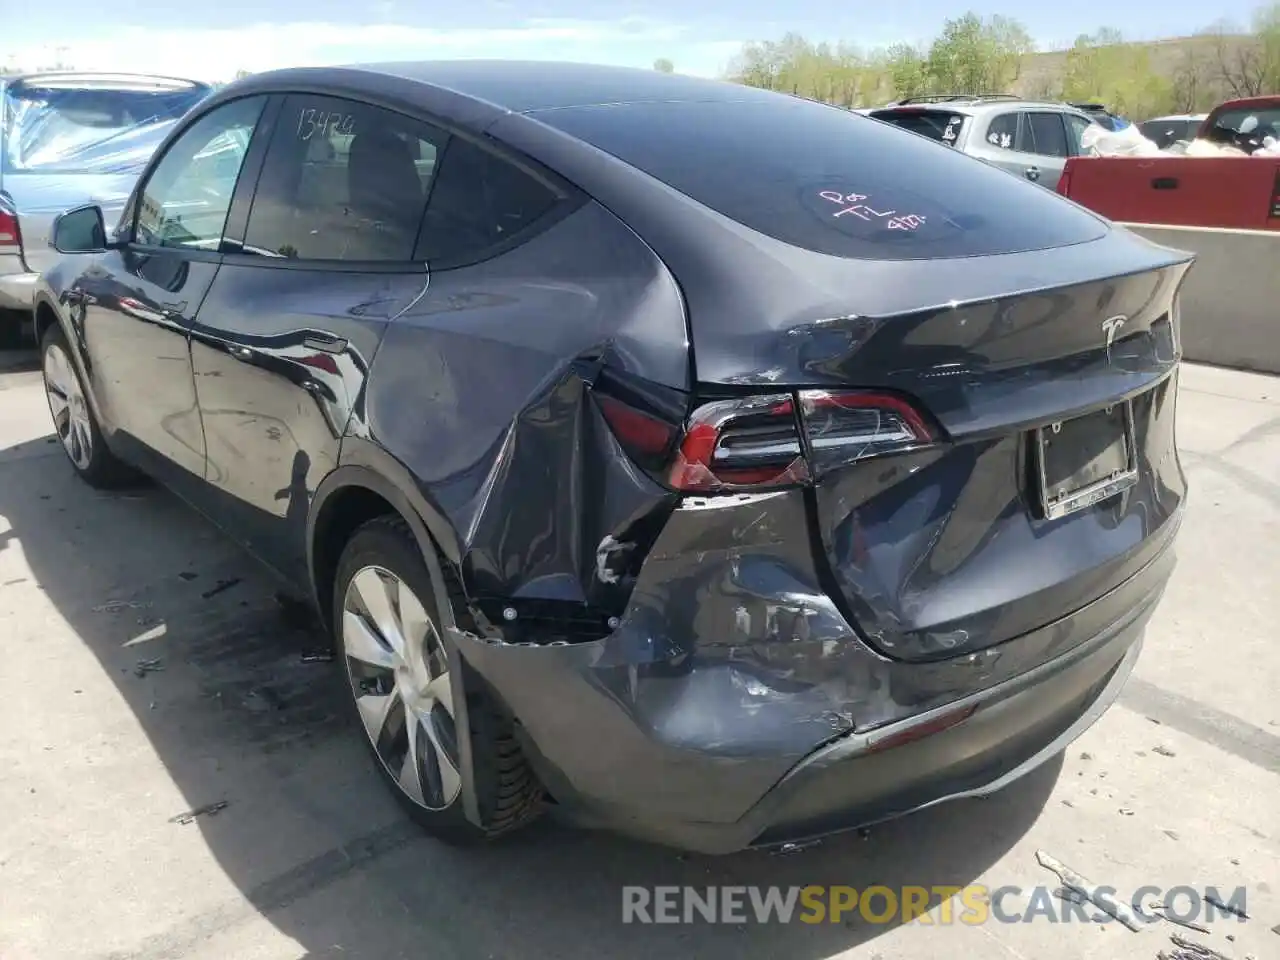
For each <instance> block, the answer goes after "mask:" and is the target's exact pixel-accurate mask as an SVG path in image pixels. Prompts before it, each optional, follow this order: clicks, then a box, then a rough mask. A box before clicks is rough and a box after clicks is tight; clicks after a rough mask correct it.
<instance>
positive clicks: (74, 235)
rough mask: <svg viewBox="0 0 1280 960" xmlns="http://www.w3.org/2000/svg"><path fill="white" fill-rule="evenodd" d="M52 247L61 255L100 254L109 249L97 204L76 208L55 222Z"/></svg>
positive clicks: (100, 210)
mask: <svg viewBox="0 0 1280 960" xmlns="http://www.w3.org/2000/svg"><path fill="white" fill-rule="evenodd" d="M51 236H52V246H53V249H55V250H57V251H58V252H59V253H99V252H101V251H103V250H105V249H107V228H106V224H105V221H104V219H103V216H102V208H101V207H99V206H98V205H97V204H89V205H88V206H85V207H76V208H75V209H74V210H68V211H67V212H66V213H62V214H59V215H58V217H57V218H56V219H55V220H54V221H53V232H52V234H51Z"/></svg>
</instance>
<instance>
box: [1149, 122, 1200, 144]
mask: <svg viewBox="0 0 1280 960" xmlns="http://www.w3.org/2000/svg"><path fill="white" fill-rule="evenodd" d="M1139 129H1140V130H1141V131H1142V135H1143V136H1144V137H1146V138H1147V139H1148V140H1152V141H1154V142H1155V145H1156V146H1157V147H1161V148H1164V147H1167V146H1169V145H1170V144H1173V143H1176V142H1177V141H1179V140H1191V139H1192V138H1193V137H1195V135H1196V131H1197V130H1199V129H1200V121H1199V120H1148V121H1147V122H1146V123H1144V124H1142V126H1141V127H1140V128H1139Z"/></svg>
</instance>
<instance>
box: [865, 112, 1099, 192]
mask: <svg viewBox="0 0 1280 960" xmlns="http://www.w3.org/2000/svg"><path fill="white" fill-rule="evenodd" d="M868 116H870V117H874V118H875V119H876V120H883V121H884V122H886V123H892V124H894V125H895V126H899V127H903V128H905V129H907V130H911V131H913V132H915V133H918V134H921V135H922V136H926V137H929V138H930V139H932V140H937V141H939V142H941V143H945V144H947V145H948V146H951V147H954V148H955V149H957V150H960V151H962V152H964V153H967V154H970V155H972V156H974V157H977V158H978V159H980V160H985V161H986V162H988V163H990V164H994V165H995V166H997V167H1001V168H1002V169H1005V170H1008V171H1009V172H1010V173H1014V174H1017V175H1018V176H1020V177H1026V178H1027V179H1028V180H1031V181H1033V182H1034V183H1038V184H1040V186H1042V187H1047V188H1048V189H1050V190H1053V189H1055V188H1056V187H1057V186H1058V180H1059V178H1060V177H1061V176H1062V169H1063V167H1065V166H1066V164H1067V157H1074V156H1079V155H1080V154H1081V153H1082V152H1083V151H1082V150H1081V147H1080V138H1081V136H1082V135H1083V134H1084V132H1085V130H1087V129H1088V128H1089V125H1090V124H1091V123H1094V122H1095V120H1096V118H1099V117H1106V118H1110V114H1107V113H1105V111H1100V110H1098V109H1096V108H1090V109H1082V108H1080V107H1076V106H1072V105H1070V104H1066V103H1049V102H1039V101H1035V100H1021V99H1019V98H1017V97H1014V96H1005V95H1000V96H995V95H993V96H986V97H956V96H931V97H913V98H910V99H907V100H902V101H899V102H898V103H896V104H893V105H891V106H887V107H883V108H881V109H879V110H873V111H871V112H870V113H869V114H868Z"/></svg>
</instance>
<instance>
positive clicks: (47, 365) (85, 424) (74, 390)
mask: <svg viewBox="0 0 1280 960" xmlns="http://www.w3.org/2000/svg"><path fill="white" fill-rule="evenodd" d="M44 390H45V395H46V396H47V397H48V399H49V412H50V413H51V414H53V427H54V430H55V431H56V432H57V434H58V439H59V440H61V441H62V446H63V449H65V450H66V451H67V456H68V457H70V458H71V462H72V463H74V464H75V465H76V466H77V467H78V468H79V469H81V470H87V469H88V467H89V462H90V461H91V460H92V459H93V429H92V427H91V426H90V423H89V405H88V403H87V402H86V401H85V397H84V390H83V389H81V387H80V378H79V377H77V376H76V372H75V370H74V369H73V368H72V366H71V360H70V358H69V357H68V356H67V353H66V351H65V350H63V349H62V347H61V346H59V345H58V344H50V346H49V347H48V348H47V349H46V350H45V352H44Z"/></svg>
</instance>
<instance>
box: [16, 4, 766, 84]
mask: <svg viewBox="0 0 1280 960" xmlns="http://www.w3.org/2000/svg"><path fill="white" fill-rule="evenodd" d="M70 34H71V31H67V33H64V34H63V35H61V36H60V37H59V40H58V43H57V44H56V46H55V45H52V44H50V45H43V46H32V47H27V48H25V49H19V50H16V51H14V54H13V55H12V56H11V59H13V60H16V63H17V64H19V65H20V66H22V67H23V68H26V69H32V68H38V67H47V66H49V65H51V64H54V63H57V62H59V61H61V62H63V63H66V64H69V65H71V66H73V67H75V68H76V69H79V70H125V71H130V72H147V73H158V74H168V75H172V76H181V77H191V78H193V79H200V80H229V79H231V77H233V76H234V75H235V73H236V71H237V70H250V71H259V70H268V69H272V68H275V67H286V66H324V65H329V64H337V63H355V62H375V61H380V60H432V59H454V58H465V59H471V58H482V57H495V58H506V59H532V60H584V61H589V62H595V63H616V64H619V65H624V66H643V67H648V66H650V65H651V64H652V63H653V61H654V59H656V58H658V57H668V58H670V59H671V60H673V61H674V62H675V63H676V67H677V69H679V70H681V71H682V72H687V73H696V74H703V75H715V74H717V73H718V72H719V71H720V70H721V69H722V68H723V66H724V65H725V63H726V62H727V61H728V60H729V58H730V57H731V56H732V55H733V54H734V53H735V52H736V51H737V50H738V49H739V48H740V46H741V44H740V42H739V41H736V40H728V39H724V40H713V39H699V38H697V37H695V36H693V35H692V31H691V29H690V28H689V27H686V26H683V25H680V24H672V23H664V22H658V21H650V20H644V19H639V18H624V19H618V20H549V19H541V20H528V21H525V22H522V23H519V24H517V25H513V26H510V27H501V28H458V29H444V30H438V29H431V28H427V27H413V26H405V25H402V24H394V23H376V24H341V23H326V22H299V23H258V24H253V25H249V26H245V27H241V28H237V29H197V28H190V29H184V28H173V29H154V28H147V27H120V28H117V29H115V30H108V31H102V32H95V33H94V34H92V35H88V36H85V37H81V38H77V37H75V36H74V35H70Z"/></svg>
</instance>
